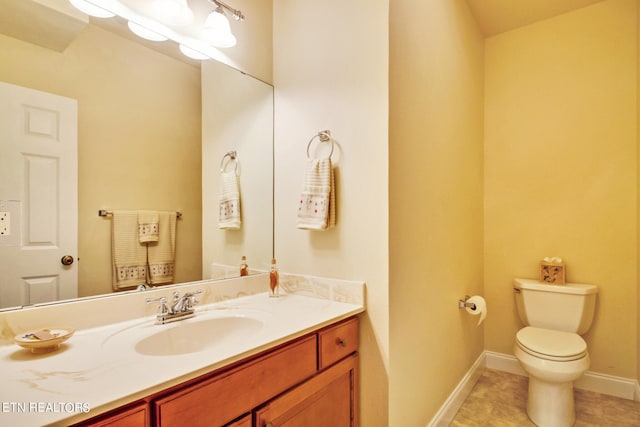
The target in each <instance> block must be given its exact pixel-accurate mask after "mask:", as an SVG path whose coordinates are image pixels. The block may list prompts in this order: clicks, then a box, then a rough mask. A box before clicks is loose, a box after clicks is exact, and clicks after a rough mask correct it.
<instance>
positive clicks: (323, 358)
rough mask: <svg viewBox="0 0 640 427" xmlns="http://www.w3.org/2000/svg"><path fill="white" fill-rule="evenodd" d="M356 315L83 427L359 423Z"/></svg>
mask: <svg viewBox="0 0 640 427" xmlns="http://www.w3.org/2000/svg"><path fill="white" fill-rule="evenodd" d="M357 350H358V318H357V317H353V318H350V319H347V320H344V321H341V322H338V323H336V324H334V325H330V326H328V327H325V328H323V329H320V330H318V331H315V332H312V333H310V334H308V335H305V336H304V337H301V338H297V339H295V340H293V341H291V342H289V343H285V344H283V345H281V346H279V347H277V348H275V349H272V350H267V351H265V352H264V353H262V354H260V355H257V356H254V357H251V358H249V359H247V360H245V361H240V362H238V363H235V364H234V365H233V366H231V367H229V368H223V369H221V370H217V371H215V372H211V373H209V374H206V375H204V376H202V377H200V378H198V379H194V380H190V381H188V382H187V383H185V384H182V385H178V386H174V387H171V388H170V389H168V390H165V391H161V392H158V393H155V394H153V395H151V396H148V397H146V398H145V399H142V400H141V401H139V402H138V403H137V404H135V405H129V406H128V407H126V408H123V409H120V410H114V411H111V412H110V413H108V414H103V415H100V416H98V417H95V418H93V419H91V420H89V421H85V422H83V423H80V424H78V426H92V427H98V426H100V427H107V426H109V427H133V426H135V427H140V426H145V427H146V426H153V427H176V426H179V427H183V426H188V427H199V426H203V427H204V426H225V427H265V426H270V427H271V426H272V427H276V426H278V427H280V426H283V427H284V426H286V427H294V426H304V427H315V426H332V427H357V426H358V354H357Z"/></svg>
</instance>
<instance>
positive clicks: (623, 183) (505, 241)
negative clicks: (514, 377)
mask: <svg viewBox="0 0 640 427" xmlns="http://www.w3.org/2000/svg"><path fill="white" fill-rule="evenodd" d="M636 16H637V14H636V2H635V1H634V0H611V1H605V2H601V3H598V4H595V5H593V6H590V7H587V8H584V9H580V10H578V11H575V12H573V13H568V14H565V15H560V16H558V17H556V18H553V19H549V20H546V21H542V22H539V23H537V24H533V25H530V26H527V27H523V28H521V29H517V30H514V31H510V32H507V33H504V34H502V35H497V36H495V37H492V38H489V39H487V40H486V45H485V55H486V56H485V175H484V176H485V246H484V253H485V280H484V283H485V285H484V286H485V294H486V296H487V301H488V304H489V306H490V310H491V315H490V316H489V317H488V318H487V326H486V328H487V329H486V334H485V343H486V344H485V347H486V349H487V350H492V351H497V352H501V353H507V354H510V353H512V346H513V338H514V335H515V333H516V331H517V330H518V329H519V328H520V327H521V324H520V323H519V320H518V318H517V314H516V311H515V307H514V298H513V293H512V290H511V289H512V279H513V278H514V277H526V278H536V277H537V275H538V262H539V260H540V259H542V258H543V257H545V256H560V257H563V258H564V259H565V261H566V263H567V279H568V281H571V282H585V283H594V284H596V285H598V286H599V294H598V302H597V308H596V315H595V321H594V324H593V327H592V329H591V331H590V332H589V333H588V334H587V335H586V341H587V343H588V346H589V352H590V355H591V359H592V360H591V367H590V370H592V371H595V372H599V373H603V374H609V375H616V376H622V377H626V378H635V377H636V368H637V363H638V362H637V355H638V353H637V344H636V343H637V338H638V333H637V319H636V318H637V298H636V295H637V291H638V289H637V287H638V283H637V277H638V272H637V243H638V233H637V231H638V229H637V213H636V212H637V210H636V209H637V205H636V198H637V178H636V177H637V172H638V164H637V158H638V157H637V144H638V140H637V135H636V123H637V118H638V115H637V101H636V97H637V90H636V83H637V72H636V68H637V46H636V30H637V25H636Z"/></svg>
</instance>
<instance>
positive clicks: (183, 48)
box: [179, 44, 209, 61]
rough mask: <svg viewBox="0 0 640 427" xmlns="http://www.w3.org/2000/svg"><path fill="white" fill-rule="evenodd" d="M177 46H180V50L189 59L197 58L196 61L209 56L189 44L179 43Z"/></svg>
mask: <svg viewBox="0 0 640 427" xmlns="http://www.w3.org/2000/svg"><path fill="white" fill-rule="evenodd" d="M179 47H180V52H182V53H183V54H184V56H188V57H189V58H191V59H197V60H198V61H201V60H204V59H209V57H208V56H207V55H205V54H204V53H202V52H198V51H197V50H195V49H192V48H190V47H189V46H185V45H183V44H181V45H180V46H179Z"/></svg>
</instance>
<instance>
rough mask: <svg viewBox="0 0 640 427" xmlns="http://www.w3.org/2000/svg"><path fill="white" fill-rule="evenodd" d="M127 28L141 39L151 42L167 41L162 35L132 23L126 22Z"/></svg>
mask: <svg viewBox="0 0 640 427" xmlns="http://www.w3.org/2000/svg"><path fill="white" fill-rule="evenodd" d="M127 26H128V27H129V29H130V30H131V32H133V33H134V34H135V35H136V36H138V37H142V38H143V39H146V40H151V41H154V42H163V41H165V40H169V39H168V38H167V37H165V36H163V35H162V34H159V33H157V32H155V31H153V30H152V29H150V28H147V27H146V26H144V25H141V24H138V23H135V22H133V21H127Z"/></svg>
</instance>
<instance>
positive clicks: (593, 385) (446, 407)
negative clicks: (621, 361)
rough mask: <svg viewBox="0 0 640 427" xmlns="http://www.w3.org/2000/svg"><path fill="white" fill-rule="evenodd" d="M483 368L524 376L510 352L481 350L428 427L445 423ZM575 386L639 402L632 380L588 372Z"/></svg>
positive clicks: (639, 388) (639, 387)
mask: <svg viewBox="0 0 640 427" xmlns="http://www.w3.org/2000/svg"><path fill="white" fill-rule="evenodd" d="M485 368H488V369H495V370H497V371H503V372H509V373H511V374H515V375H522V376H527V373H526V372H525V371H524V369H522V367H521V366H520V363H519V362H518V359H516V357H515V356H512V355H510V354H503V353H496V352H493V351H484V352H482V354H481V355H480V356H479V357H478V359H477V360H476V361H475V362H474V364H473V366H471V368H470V369H469V370H468V371H467V373H466V374H465V376H464V377H463V378H462V380H460V382H459V383H458V385H457V386H456V388H455V389H454V390H453V391H452V392H451V394H450V395H449V397H448V398H447V400H446V401H445V402H444V404H443V405H442V406H441V407H440V409H439V410H438V412H437V413H436V415H435V416H434V417H433V418H432V419H431V421H430V422H429V424H428V425H427V427H441V426H448V425H449V424H450V423H451V421H453V418H454V417H455V415H456V413H457V412H458V409H460V407H461V406H462V404H463V403H464V400H465V399H466V397H467V396H468V395H469V393H470V392H471V389H472V388H473V386H474V385H475V383H476V382H477V381H478V378H480V376H481V375H482V372H483V371H484V369H485ZM573 386H574V387H575V388H578V389H581V390H588V391H593V392H596V393H602V394H606V395H609V396H615V397H621V398H623V399H629V400H635V401H636V402H640V384H639V383H638V381H637V380H635V379H629V378H622V377H614V376H612V375H606V374H599V373H597V372H591V371H587V372H585V374H584V375H583V376H582V377H581V378H580V379H578V380H577V381H575V382H574V383H573Z"/></svg>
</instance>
